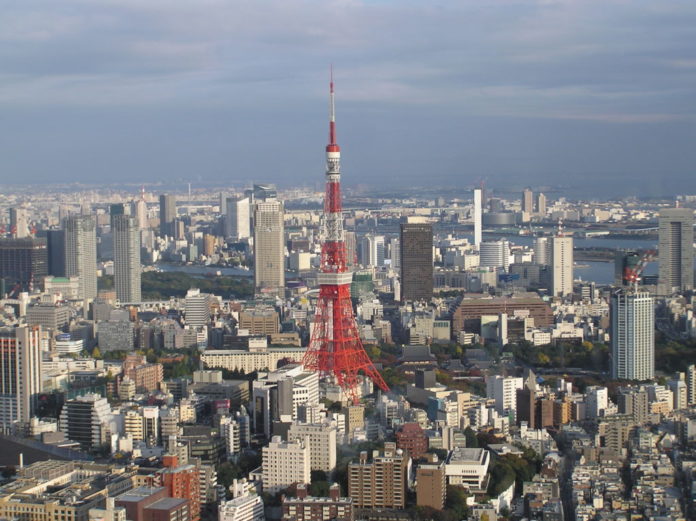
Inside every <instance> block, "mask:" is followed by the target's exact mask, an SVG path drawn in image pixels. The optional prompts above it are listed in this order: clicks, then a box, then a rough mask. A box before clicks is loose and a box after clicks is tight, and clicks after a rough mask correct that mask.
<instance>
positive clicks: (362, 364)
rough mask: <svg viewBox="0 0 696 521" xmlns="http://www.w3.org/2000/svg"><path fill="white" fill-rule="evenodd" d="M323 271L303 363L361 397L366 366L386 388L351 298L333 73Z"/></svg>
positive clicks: (353, 395) (383, 387)
mask: <svg viewBox="0 0 696 521" xmlns="http://www.w3.org/2000/svg"><path fill="white" fill-rule="evenodd" d="M322 227H323V228H322V236H323V242H322V246H321V273H320V274H319V286H320V289H319V300H318V302H317V312H316V315H315V317H314V331H313V332H312V338H311V340H310V342H309V347H308V348H307V352H306V353H305V356H304V358H303V360H302V363H303V364H304V366H305V367H306V368H307V369H309V370H312V371H317V372H319V374H320V376H321V377H325V378H333V379H335V381H336V383H338V385H340V386H341V388H342V389H343V390H344V392H345V393H346V394H347V395H348V396H349V397H350V398H351V399H352V400H353V403H357V402H358V400H359V395H358V389H357V388H358V384H359V380H358V374H359V373H360V372H362V373H363V374H364V375H365V376H367V377H369V378H371V379H372V382H373V383H374V384H375V385H376V386H378V387H379V388H380V389H382V390H383V391H388V390H389V388H388V387H387V384H386V383H384V380H383V379H382V377H381V376H380V374H379V372H377V369H375V366H374V365H373V364H372V362H371V361H370V358H369V357H368V356H367V353H366V352H365V349H364V348H363V345H362V341H361V340H360V335H359V334H358V327H357V325H356V323H355V316H354V315H353V304H352V303H351V300H350V283H351V281H352V280H353V274H352V273H351V272H349V271H348V269H347V267H346V264H347V263H346V243H345V240H344V236H343V214H342V211H341V149H340V148H339V146H338V144H337V143H336V119H335V115H334V84H333V74H332V76H331V82H330V101H329V144H328V145H326V196H325V199H324V219H323V222H322Z"/></svg>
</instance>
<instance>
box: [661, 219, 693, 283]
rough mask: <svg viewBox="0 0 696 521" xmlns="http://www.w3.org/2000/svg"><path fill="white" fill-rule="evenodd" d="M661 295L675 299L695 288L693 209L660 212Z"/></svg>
mask: <svg viewBox="0 0 696 521" xmlns="http://www.w3.org/2000/svg"><path fill="white" fill-rule="evenodd" d="M658 222H659V228H658V238H659V260H660V262H659V264H660V266H659V279H658V293H659V294H660V295H671V294H672V293H679V292H682V291H687V290H690V289H693V287H694V212H693V210H692V209H691V208H665V209H664V210H661V211H660V218H659V221H658Z"/></svg>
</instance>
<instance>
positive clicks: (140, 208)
mask: <svg viewBox="0 0 696 521" xmlns="http://www.w3.org/2000/svg"><path fill="white" fill-rule="evenodd" d="M131 214H132V215H133V216H134V217H135V219H136V221H137V223H138V229H139V230H147V229H148V228H149V222H148V218H147V203H146V202H145V193H144V192H143V194H142V196H141V197H140V199H138V200H137V201H133V205H132V210H131Z"/></svg>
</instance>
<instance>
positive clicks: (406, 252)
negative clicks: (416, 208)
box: [399, 217, 433, 302]
mask: <svg viewBox="0 0 696 521" xmlns="http://www.w3.org/2000/svg"><path fill="white" fill-rule="evenodd" d="M422 219H423V218H419V217H406V218H405V221H404V222H402V223H401V235H400V237H399V247H400V248H401V252H400V258H401V301H402V302H405V301H407V300H430V299H431V298H432V297H433V225H432V224H430V223H428V222H425V221H424V220H422Z"/></svg>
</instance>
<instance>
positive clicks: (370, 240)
mask: <svg viewBox="0 0 696 521" xmlns="http://www.w3.org/2000/svg"><path fill="white" fill-rule="evenodd" d="M360 264H362V265H363V266H375V267H380V266H383V265H384V236H382V235H365V236H364V237H363V238H362V240H361V241H360Z"/></svg>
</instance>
